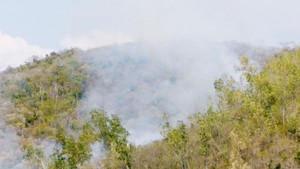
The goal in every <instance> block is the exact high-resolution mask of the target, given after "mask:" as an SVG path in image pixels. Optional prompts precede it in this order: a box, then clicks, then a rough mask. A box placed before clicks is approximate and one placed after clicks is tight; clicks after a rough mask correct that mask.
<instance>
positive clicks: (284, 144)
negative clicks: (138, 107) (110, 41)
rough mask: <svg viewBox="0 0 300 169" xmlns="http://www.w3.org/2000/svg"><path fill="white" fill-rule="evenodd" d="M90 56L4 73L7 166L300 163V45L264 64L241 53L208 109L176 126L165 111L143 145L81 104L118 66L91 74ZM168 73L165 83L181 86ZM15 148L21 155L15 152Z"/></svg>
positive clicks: (0, 108)
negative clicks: (155, 134)
mask: <svg viewBox="0 0 300 169" xmlns="http://www.w3.org/2000/svg"><path fill="white" fill-rule="evenodd" d="M90 52H92V51H90ZM88 54H89V53H84V52H82V51H80V50H77V49H72V50H67V51H63V52H60V53H54V52H53V53H51V54H49V55H47V56H46V57H45V58H43V59H38V58H33V59H32V61H31V62H28V63H26V64H24V65H22V66H20V67H17V68H9V69H7V70H6V71H4V72H2V73H1V74H0V77H1V83H0V90H1V100H0V101H1V104H0V113H1V114H0V117H1V121H0V122H1V123H0V125H1V131H2V133H1V137H3V138H6V137H7V138H8V133H9V134H10V135H9V138H11V141H14V142H16V145H19V146H18V149H16V151H13V152H12V151H10V150H9V147H10V143H9V141H10V140H9V139H2V140H3V141H2V140H1V139H0V141H1V143H2V145H4V146H5V144H7V148H5V149H3V151H2V152H1V153H3V154H5V155H3V156H2V157H1V158H2V159H0V160H1V161H11V162H10V163H9V162H6V163H5V165H6V166H3V165H2V164H0V166H1V165H2V166H1V167H2V168H43V169H44V168H50V169H56V168H59V169H60V168H61V169H75V168H82V169H88V168H110V169H120V168H124V169H125V168H126V169H130V168H132V169H142V168H145V169H177V168H178V169H193V168H197V169H198V168H204V169H206V168H232V169H235V168H236V169H240V168H244V169H251V168H253V169H254V168H272V169H273V168H274V169H280V168H300V113H299V111H300V49H293V50H291V49H288V50H283V51H282V52H281V53H280V54H278V55H276V57H275V56H270V57H269V59H268V60H267V61H266V64H265V65H259V66H256V65H254V64H252V63H253V62H252V61H251V59H248V58H247V57H246V56H242V57H240V66H238V68H237V69H238V71H239V72H240V73H241V74H242V77H241V78H240V80H236V79H235V78H233V77H231V76H230V75H228V76H223V77H220V78H219V79H217V80H215V82H214V88H215V93H216V94H215V96H214V97H212V98H211V101H210V103H209V104H208V105H207V106H206V107H207V111H206V112H199V113H196V114H194V115H191V116H190V118H189V121H188V122H183V121H178V122H177V124H176V125H175V126H174V125H172V122H171V121H170V118H171V117H169V115H168V114H165V115H164V116H161V118H162V119H161V120H162V121H163V122H162V124H161V126H160V130H161V135H162V138H163V139H161V140H157V141H153V142H151V143H148V144H145V145H134V144H133V143H131V142H130V141H129V136H130V133H129V132H128V131H127V129H126V128H125V127H123V125H122V124H123V123H124V121H123V120H124V119H123V118H122V119H120V118H119V117H118V116H117V115H115V114H111V113H107V112H106V110H103V109H97V107H95V108H96V109H95V108H94V107H89V111H84V110H86V109H82V105H81V104H83V100H84V99H85V92H86V91H87V90H88V88H92V87H93V84H94V83H95V82H96V81H99V79H101V78H103V77H105V75H104V73H111V72H110V71H111V70H112V69H108V71H107V72H100V73H95V69H96V67H95V65H93V64H92V63H89V62H88V61H84V60H83V58H84V57H82V55H88ZM105 59H109V58H105ZM130 59H131V58H130V57H129V58H128V57H127V58H126V57H125V59H124V62H120V63H118V66H120V65H121V66H122V65H123V64H125V65H126V64H127V63H130V62H129V61H128V60H130ZM92 61H93V60H92ZM92 61H91V62H92ZM139 61H140V62H145V60H139ZM99 62H102V63H103V64H102V65H100V66H102V67H107V66H109V65H110V64H111V62H103V60H100V61H99ZM142 66H143V65H142ZM232 66H234V65H232ZM114 68H117V67H114ZM113 70H115V69H113ZM117 70H118V69H117ZM136 70H142V69H138V68H136ZM159 70H164V69H159ZM128 71H129V72H131V71H134V70H128ZM101 73H102V75H101ZM122 73H123V72H119V74H118V75H123V74H122ZM139 73H140V74H142V73H141V72H137V74H139ZM180 73H181V72H179V73H178V74H180ZM173 74H175V75H176V72H175V73H173ZM142 75H144V74H142ZM146 75H147V74H146ZM114 77H115V76H114ZM116 77H120V78H122V76H116ZM149 77H151V76H149ZM164 78H165V77H163V78H162V79H164ZM133 79H134V78H133ZM149 79H150V80H149V81H147V84H153V82H151V78H149ZM167 79H168V80H167V83H168V85H169V86H172V84H173V83H176V82H175V81H176V79H175V78H174V77H173V78H169V77H167ZM146 80H148V79H146ZM101 82H103V83H105V82H106V81H105V80H103V81H101ZM108 84H110V85H111V86H110V87H111V88H108V89H115V88H114V86H113V84H114V83H113V82H111V81H109V83H108ZM122 84H123V83H122ZM165 84H166V83H164V85H165ZM168 85H166V86H168ZM145 86H147V85H145ZM117 87H120V86H117ZM137 87H138V86H134V88H132V90H139V89H136V88H137ZM162 89H165V88H162ZM140 90H141V89H140ZM111 91H113V90H111ZM107 96H110V95H107ZM104 99H105V98H104ZM85 101H86V100H85ZM162 103H163V102H162ZM162 103H160V104H162ZM199 104H200V103H199ZM145 111H147V112H149V110H145ZM161 114H163V112H161ZM134 115H136V114H132V116H134ZM171 115H172V114H171ZM125 120H127V119H125ZM145 134H147V133H145ZM97 145H98V146H97ZM12 147H13V146H12ZM95 149H100V150H99V151H100V152H103V155H102V156H101V155H99V154H98V155H97V152H99V151H96V150H95ZM19 151H20V154H21V156H18V155H15V154H17V153H19ZM12 159H14V160H12ZM17 163H20V165H18V164H17Z"/></svg>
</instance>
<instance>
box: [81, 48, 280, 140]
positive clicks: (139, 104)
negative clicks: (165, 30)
mask: <svg viewBox="0 0 300 169" xmlns="http://www.w3.org/2000/svg"><path fill="white" fill-rule="evenodd" d="M276 51H278V49H276V48H268V47H253V46H251V45H248V44H242V43H237V42H226V43H207V42H205V43H204V42H197V43H196V42H177V43H176V42H172V43H156V44H154V43H142V42H139V43H129V44H123V45H114V46H109V47H104V48H99V49H94V50H89V51H86V52H83V53H82V55H81V57H82V59H83V60H84V61H86V62H87V63H89V64H91V65H93V66H94V69H95V71H94V73H95V74H96V75H97V77H98V78H97V79H94V82H93V83H92V84H89V89H88V91H87V92H86V93H85V95H84V101H83V107H81V110H82V111H84V112H88V111H89V110H90V109H91V108H94V107H100V108H104V109H106V110H108V112H111V113H117V114H118V115H119V116H120V117H121V119H122V122H123V123H124V125H125V127H126V128H127V129H128V130H129V132H130V133H131V140H132V141H133V142H135V143H137V144H144V143H147V142H149V141H151V140H154V139H158V138H161V135H160V130H161V129H160V122H161V118H162V113H163V112H165V113H167V114H168V115H169V116H170V119H171V121H172V122H175V121H177V120H179V119H181V120H186V119H187V117H188V116H189V115H191V114H193V113H196V112H199V111H202V110H203V109H204V108H205V105H207V103H208V102H209V100H208V97H209V96H210V95H213V81H214V80H215V79H216V78H218V77H220V76H222V75H223V74H230V75H233V76H236V77H238V75H236V74H235V70H234V66H235V65H237V64H238V57H239V56H240V55H242V54H247V55H249V56H250V57H251V56H252V57H253V56H255V57H256V58H254V59H255V60H256V61H258V62H262V61H263V60H264V58H265V57H266V56H268V55H270V54H272V53H275V52H276Z"/></svg>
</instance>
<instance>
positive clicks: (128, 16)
mask: <svg viewBox="0 0 300 169" xmlns="http://www.w3.org/2000/svg"><path fill="white" fill-rule="evenodd" d="M299 7H300V1H298V0H226V1H225V0H85V1H82V0H64V1H59V0H51V1H50V0H48V1H46V0H26V1H21V0H1V1H0V70H1V69H3V68H5V67H7V66H8V65H13V66H15V65H18V64H20V63H23V62H24V60H26V58H28V57H30V56H31V55H33V54H37V55H42V54H43V53H47V52H49V51H51V50H61V49H65V48H69V47H73V46H76V47H81V48H83V49H88V48H91V47H96V46H101V45H107V44H112V43H121V42H128V41H134V40H136V39H143V40H149V41H154V42H155V41H172V40H174V39H176V40H180V39H189V40H195V41H198V40H205V41H218V42H220V41H227V40H236V41H242V42H248V43H253V44H258V45H278V44H282V43H291V42H293V43H295V44H299V43H300V32H299V30H300V20H299V16H300V10H299Z"/></svg>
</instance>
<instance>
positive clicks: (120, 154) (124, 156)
mask: <svg viewBox="0 0 300 169" xmlns="http://www.w3.org/2000/svg"><path fill="white" fill-rule="evenodd" d="M91 115H92V118H91V120H92V122H93V124H94V126H95V131H96V134H97V135H98V137H99V139H101V140H103V142H104V145H105V146H106V147H107V148H108V149H109V150H110V156H112V157H113V158H114V159H116V160H120V161H123V162H124V167H122V168H131V149H132V146H131V145H130V144H129V143H128V140H127V137H128V136H129V133H128V131H127V130H126V129H125V128H124V127H123V126H122V125H121V122H120V119H119V118H118V116H116V115H114V114H113V115H111V118H109V117H108V116H107V115H106V112H105V111H103V110H96V109H95V110H92V111H91ZM107 165H110V164H109V163H107Z"/></svg>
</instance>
